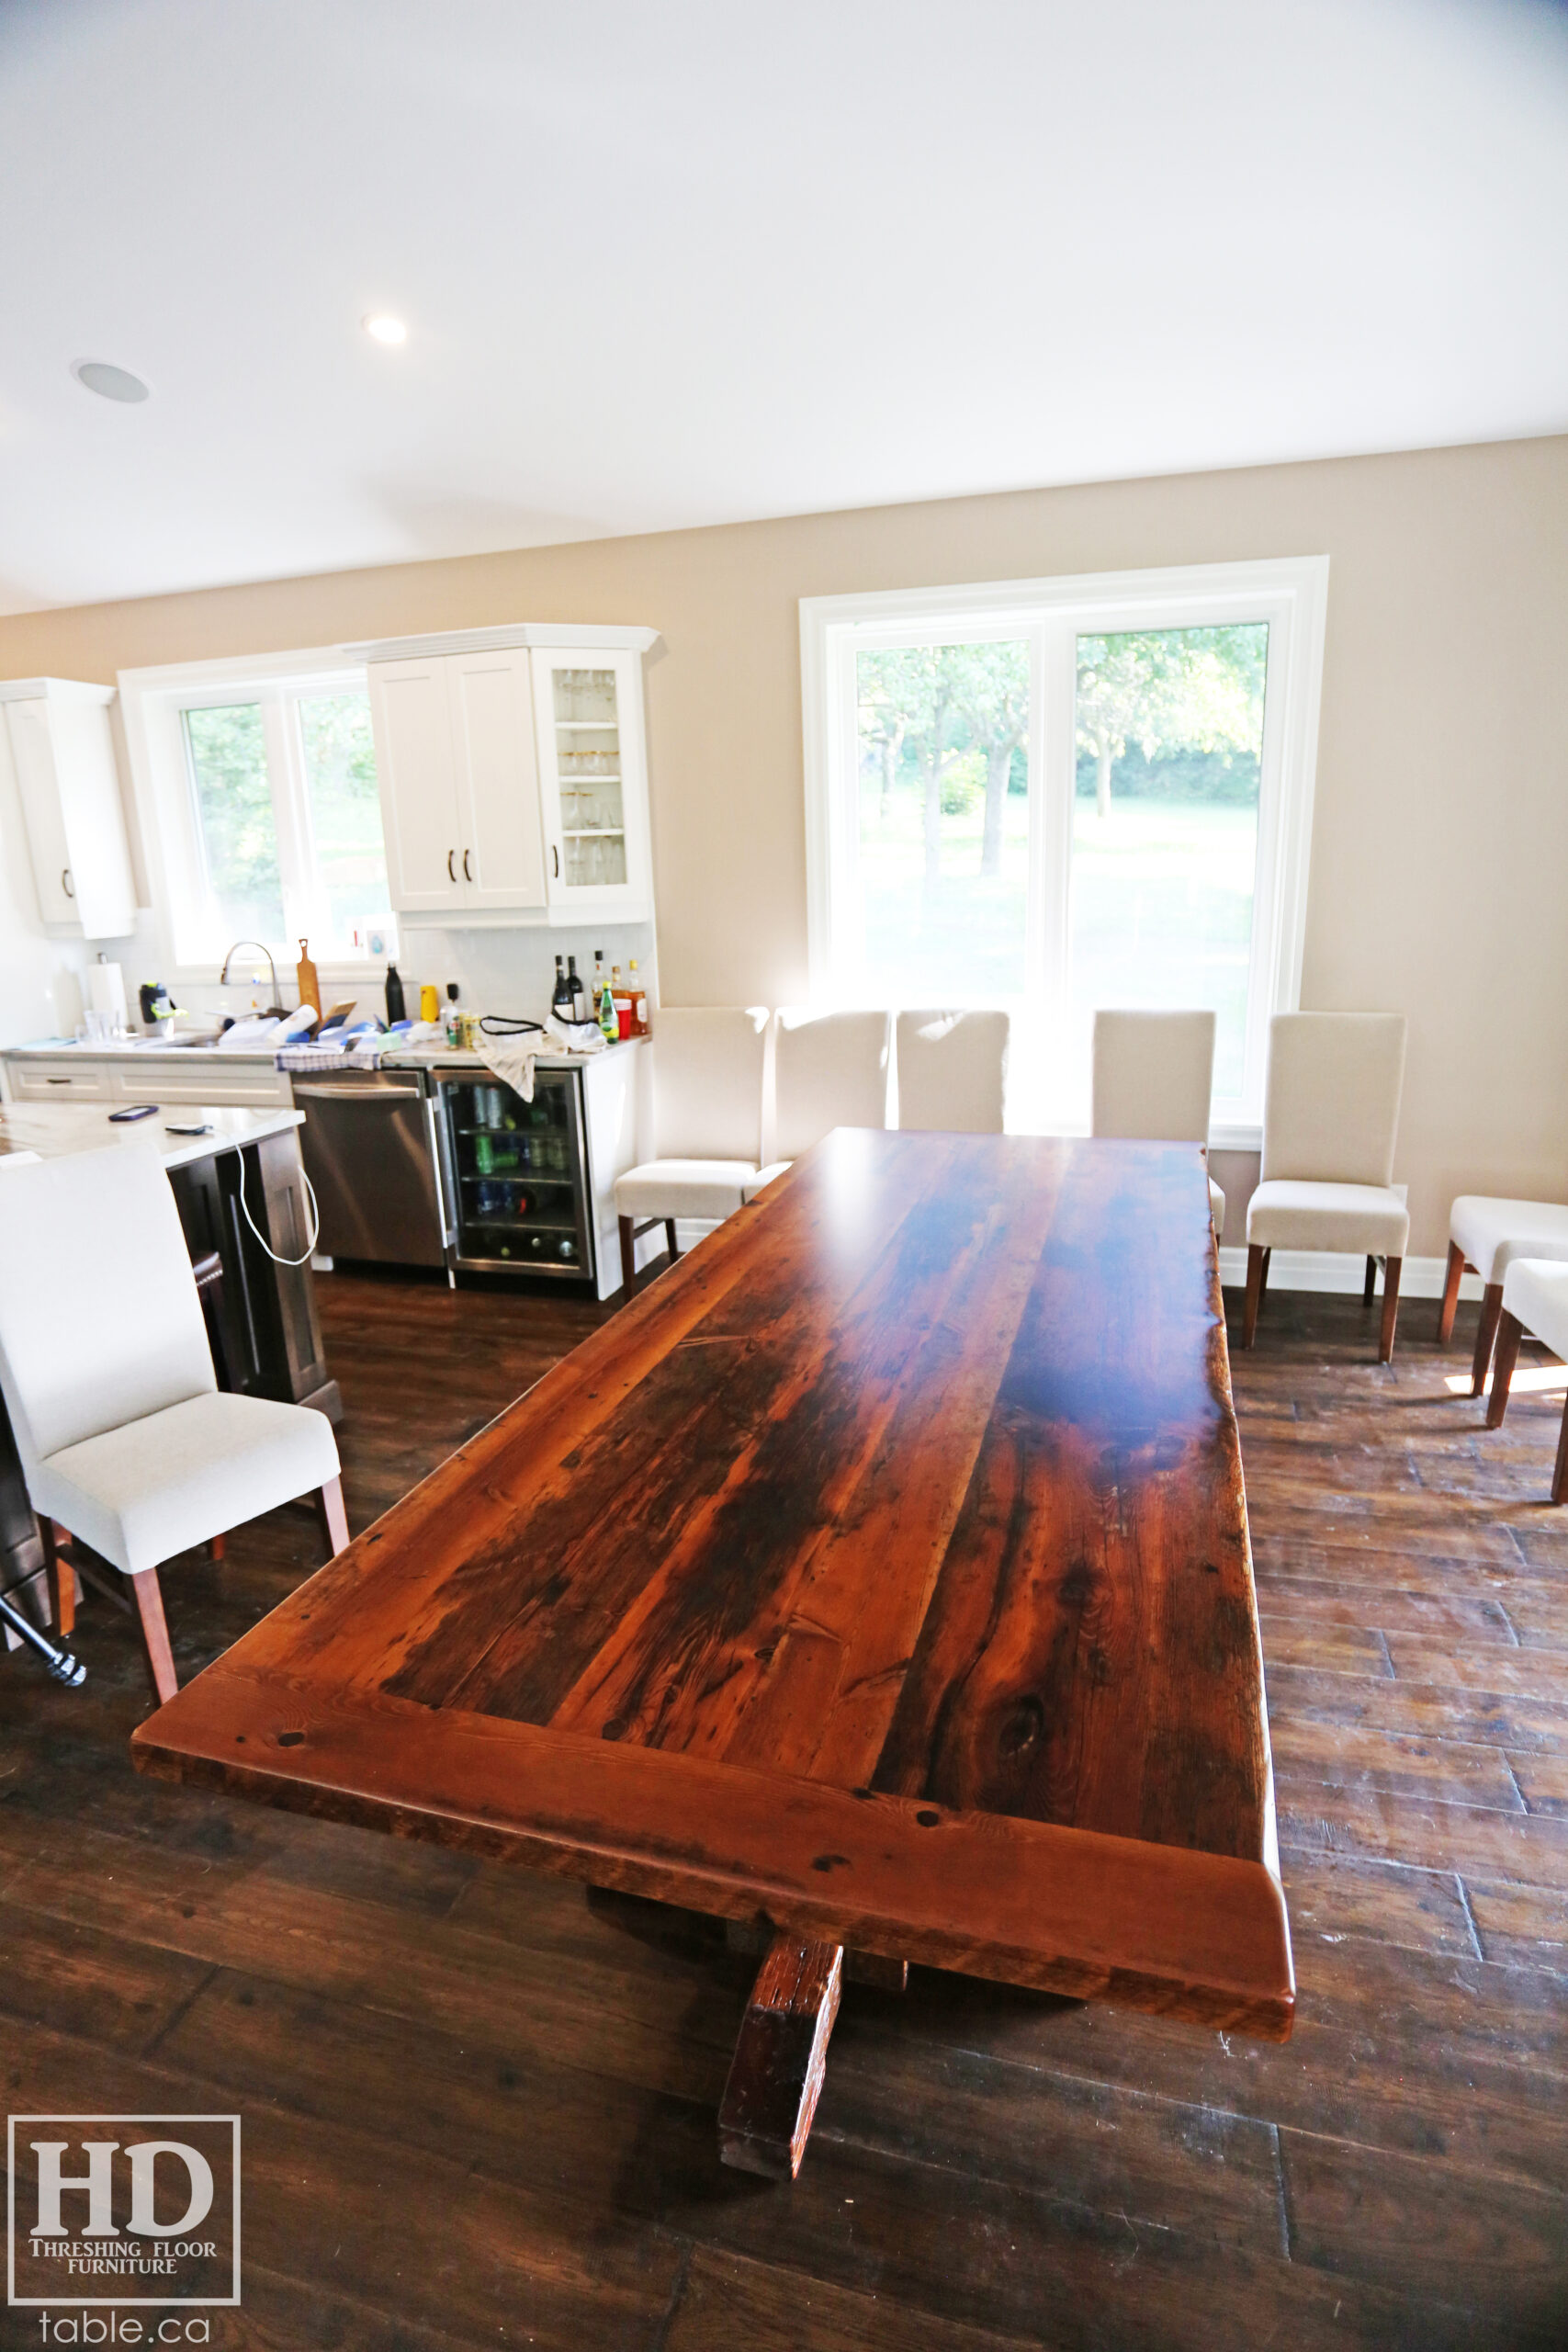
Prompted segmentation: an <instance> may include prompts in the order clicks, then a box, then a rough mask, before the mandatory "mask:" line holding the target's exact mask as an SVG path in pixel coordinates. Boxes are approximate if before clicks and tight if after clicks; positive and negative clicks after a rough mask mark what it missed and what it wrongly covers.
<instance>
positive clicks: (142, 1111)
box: [109, 1103, 158, 1127]
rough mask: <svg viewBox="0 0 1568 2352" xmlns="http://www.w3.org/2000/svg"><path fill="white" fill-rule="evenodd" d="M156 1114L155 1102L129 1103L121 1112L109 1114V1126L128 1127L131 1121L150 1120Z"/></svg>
mask: <svg viewBox="0 0 1568 2352" xmlns="http://www.w3.org/2000/svg"><path fill="white" fill-rule="evenodd" d="M157 1114H158V1105H157V1104H156V1103H130V1104H128V1105H127V1107H126V1109H125V1110H123V1111H111V1112H110V1113H109V1125H111V1126H115V1127H118V1126H122V1125H123V1126H128V1125H130V1121H131V1120H132V1119H152V1118H156V1116H157Z"/></svg>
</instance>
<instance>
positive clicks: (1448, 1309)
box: [1438, 1241, 1464, 1348]
mask: <svg viewBox="0 0 1568 2352" xmlns="http://www.w3.org/2000/svg"><path fill="white" fill-rule="evenodd" d="M1463 1273H1464V1251H1463V1250H1461V1248H1460V1246H1459V1243H1458V1242H1457V1241H1450V1243H1449V1263H1448V1271H1447V1272H1446V1273H1445V1274H1444V1276H1443V1303H1442V1305H1441V1306H1440V1307H1439V1308H1438V1347H1439V1348H1446V1347H1447V1346H1448V1344H1449V1341H1450V1340H1451V1339H1452V1338H1453V1335H1454V1316H1455V1313H1456V1312H1457V1310H1458V1307H1459V1286H1460V1282H1461V1277H1462V1275H1463Z"/></svg>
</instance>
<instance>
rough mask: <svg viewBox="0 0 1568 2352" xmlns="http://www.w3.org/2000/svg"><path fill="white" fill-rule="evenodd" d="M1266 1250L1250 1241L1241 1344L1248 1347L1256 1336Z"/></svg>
mask: <svg viewBox="0 0 1568 2352" xmlns="http://www.w3.org/2000/svg"><path fill="white" fill-rule="evenodd" d="M1267 1256H1268V1251H1267V1250H1263V1249H1261V1248H1260V1247H1259V1245H1258V1243H1257V1242H1256V1241H1254V1242H1252V1243H1251V1244H1250V1245H1249V1247H1248V1249H1247V1313H1246V1315H1245V1316H1244V1317H1243V1319H1242V1327H1241V1344H1242V1346H1243V1347H1244V1348H1249V1347H1250V1346H1251V1345H1252V1342H1253V1340H1255V1339H1256V1338H1257V1336H1258V1306H1259V1304H1260V1303H1261V1300H1262V1297H1263V1276H1264V1261H1265V1259H1266V1258H1267Z"/></svg>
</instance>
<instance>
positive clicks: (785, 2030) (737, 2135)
mask: <svg viewBox="0 0 1568 2352" xmlns="http://www.w3.org/2000/svg"><path fill="white" fill-rule="evenodd" d="M843 1983H844V1948H843V1946H842V1944H813V1943H804V1942H802V1941H801V1940H800V1939H799V1938H798V1937H796V1936H777V1937H775V1938H774V1939H773V1948H772V1950H771V1951H769V1953H768V1956H767V1958H766V1960H764V1962H762V1965H761V1972H760V1973H759V1974H758V1977H757V1982H756V1984H755V1985H753V1986H752V1988H751V1998H750V2001H749V2002H748V2004H747V2007H746V2018H745V2022H744V2024H743V2025H742V2026H741V2028H740V2039H739V2041H738V2042H737V2043H736V2045H735V2057H734V2060H733V2062H732V2063H731V2065H730V2069H729V2080H728V2083H727V2084H726V2085H725V2087H724V2101H723V2104H722V2106H721V2107H720V2108H719V2110H718V2153H719V2154H720V2156H721V2157H722V2158H723V2160H724V2162H725V2163H726V2164H727V2165H738V2166H739V2169H740V2170H741V2171H742V2172H760V2173H764V2174H766V2175H767V2176H768V2177H769V2178H770V2179H773V2180H793V2179H794V2178H795V2175H796V2173H797V2172H798V2171H799V2170H800V2160H801V2158H802V2156H803V2155H804V2154H806V2143H807V2138H808V2136H809V2134H810V2131H811V2124H812V2120H813V2118H814V2117H815V2115H816V2113H817V2102H818V2098H820V2097H821V2095H822V2077H823V2075H824V2073H825V2072H826V2070H827V2064H828V2040H829V2035H830V2034H831V2032H832V2030H833V2025H834V2021H835V2019H836V2018H837V2017H838V2014H839V1996H840V1993H841V1991H842V1990H843Z"/></svg>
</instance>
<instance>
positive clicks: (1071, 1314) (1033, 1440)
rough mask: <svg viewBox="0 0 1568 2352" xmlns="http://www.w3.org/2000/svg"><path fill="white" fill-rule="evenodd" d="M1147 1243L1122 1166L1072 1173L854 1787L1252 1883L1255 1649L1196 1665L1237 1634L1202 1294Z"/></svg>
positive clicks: (1223, 1652) (1240, 1618) (1243, 1609)
mask: <svg viewBox="0 0 1568 2352" xmlns="http://www.w3.org/2000/svg"><path fill="white" fill-rule="evenodd" d="M1193 1172H1194V1174H1195V1175H1196V1177H1197V1178H1198V1179H1199V1180H1200V1181H1201V1170H1194V1171H1193ZM1158 1220H1159V1212H1158V1193H1157V1180H1156V1170H1155V1169H1154V1168H1153V1167H1151V1166H1150V1165H1148V1164H1146V1163H1145V1161H1144V1160H1143V1159H1141V1158H1140V1157H1139V1156H1137V1155H1129V1156H1121V1155H1116V1156H1111V1157H1110V1158H1108V1159H1104V1160H1101V1159H1097V1158H1095V1157H1093V1156H1086V1157H1083V1158H1081V1159H1080V1158H1078V1157H1077V1156H1075V1157H1074V1159H1072V1160H1071V1161H1070V1162H1069V1165H1068V1169H1067V1172H1066V1179H1065V1182H1064V1184H1063V1189H1062V1195H1061V1199H1060V1202H1059V1204H1058V1209H1057V1214H1056V1216H1055V1218H1054V1220H1053V1223H1052V1227H1051V1230H1050V1236H1049V1239H1048V1241H1047V1244H1046V1247H1045V1249H1044V1250H1043V1253H1042V1254H1041V1257H1040V1261H1039V1266H1038V1270H1037V1272H1036V1274H1035V1277H1034V1282H1033V1285H1032V1291H1031V1295H1030V1299H1029V1303H1028V1306H1027V1308H1026V1310H1025V1313H1024V1316H1023V1318H1022V1322H1021V1328H1020V1330H1019V1333H1018V1337H1017V1339H1016V1340H1014V1342H1013V1345H1012V1348H1011V1351H1010V1354H1009V1357H1008V1363H1007V1369H1006V1371H1005V1373H1004V1374H1003V1377H1002V1381H1001V1385H1000V1388H999V1390H998V1398H997V1409H996V1411H995V1413H994V1414H993V1416H992V1419H991V1424H990V1428H989V1430H987V1436H986V1440H985V1442H984V1444H983V1445H982V1447H981V1451H980V1457H979V1460H978V1463H977V1464H976V1472H975V1476H974V1478H973V1480H972V1482H971V1484H970V1487H969V1490H968V1493H967V1495H966V1497H965V1499H964V1509H963V1511H962V1512H961V1514H960V1516H959V1520H958V1523H957V1526H956V1528H955V1530H954V1533H953V1542H952V1544H951V1545H950V1547H949V1551H948V1556H947V1560H946V1563H945V1566H944V1570H943V1574H942V1580H941V1582H940V1584H939V1586H938V1588H937V1590H936V1592H935V1595H934V1597H933V1599H932V1601H931V1606H930V1609H929V1610H928V1611H927V1613H926V1618H925V1623H924V1626H923V1628H922V1631H921V1634H920V1637H919V1642H918V1644H917V1645H916V1647H915V1652H914V1657H913V1658H912V1660H911V1662H910V1665H909V1668H908V1674H907V1676H906V1677H905V1679H904V1684H903V1688H902V1691H900V1694H899V1698H898V1703H897V1711H896V1713H895V1714H894V1719H893V1724H892V1728H891V1730H890V1731H889V1734H888V1737H887V1742H886V1747H885V1748H884V1750H883V1753H882V1757H881V1759H880V1761H879V1762H878V1765H877V1768H876V1771H875V1774H874V1786H876V1787H877V1788H879V1789H885V1790H896V1791H897V1792H900V1793H902V1794H904V1795H906V1796H911V1797H912V1796H919V1795H927V1796H931V1797H933V1798H936V1799H938V1800H940V1801H941V1802H943V1803H945V1804H953V1805H956V1806H962V1807H976V1808H978V1809H980V1810H982V1811H986V1812H995V1813H1007V1814H1017V1813H1027V1814H1029V1815H1032V1816H1033V1817H1034V1818H1036V1819H1039V1820H1048V1821H1049V1820H1055V1821H1074V1822H1077V1823H1080V1824H1082V1825H1084V1826H1092V1827H1095V1828H1100V1829H1107V1830H1112V1831H1115V1832H1117V1833H1119V1834H1121V1835H1122V1836H1134V1837H1142V1838H1154V1839H1156V1840H1158V1841H1161V1842H1165V1843H1169V1844H1175V1845H1187V1846H1191V1847H1194V1848H1201V1849H1205V1850H1207V1851H1211V1852H1226V1853H1234V1854H1237V1855H1245V1856H1247V1858H1249V1859H1252V1860H1260V1859H1261V1858H1262V1853H1263V1822H1264V1812H1265V1806H1264V1804H1263V1790H1264V1784H1265V1781H1266V1779H1267V1770H1268V1765H1267V1756H1266V1751H1265V1750H1264V1747H1263V1746H1262V1743H1261V1738H1260V1732H1261V1723H1260V1717H1259V1709H1258V1696H1259V1678H1258V1653H1257V1645H1256V1640H1255V1639H1247V1640H1243V1639H1239V1638H1235V1637H1234V1636H1233V1637H1231V1638H1228V1639H1224V1640H1223V1641H1222V1642H1221V1644H1220V1645H1219V1646H1218V1647H1216V1646H1215V1634H1216V1629H1217V1627H1218V1625H1219V1624H1220V1623H1222V1622H1226V1623H1230V1624H1231V1625H1233V1626H1235V1627H1236V1628H1239V1627H1240V1626H1242V1625H1244V1624H1245V1625H1246V1626H1247V1628H1248V1630H1249V1632H1250V1628H1251V1625H1252V1623H1253V1622H1254V1603H1253V1595H1252V1582H1251V1570H1250V1566H1249V1560H1248V1553H1247V1515H1246V1504H1245V1500H1244V1498H1243V1495H1242V1485H1241V1465H1240V1456H1239V1452H1238V1448H1237V1442H1236V1436H1235V1419H1234V1416H1233V1414H1232V1411H1231V1407H1230V1385H1229V1377H1228V1373H1227V1369H1226V1363H1225V1354H1224V1332H1223V1323H1222V1319H1221V1317H1220V1312H1219V1296H1218V1285H1217V1279H1216V1277H1215V1275H1214V1272H1213V1264H1212V1261H1211V1263H1209V1264H1208V1265H1203V1264H1201V1263H1200V1262H1197V1261H1194V1259H1193V1258H1192V1256H1191V1255H1190V1254H1184V1253H1180V1252H1172V1253H1170V1255H1168V1256H1165V1255H1162V1256H1161V1257H1159V1258H1158V1259H1157V1260H1156V1259H1152V1258H1150V1257H1149V1256H1148V1255H1147V1254H1146V1253H1145V1251H1143V1250H1140V1249H1138V1248H1137V1247H1136V1246H1135V1244H1134V1238H1133V1237H1134V1235H1135V1234H1136V1233H1138V1232H1140V1231H1144V1230H1146V1229H1147V1228H1148V1227H1149V1226H1150V1225H1151V1223H1157V1222H1158ZM1101 1236H1102V1237H1105V1238H1106V1246H1105V1257H1106V1262H1107V1265H1108V1266H1114V1267H1115V1268H1116V1269H1117V1276H1116V1278H1115V1280H1116V1286H1115V1288H1114V1289H1113V1290H1112V1292H1111V1295H1110V1296H1108V1297H1107V1299H1106V1301H1105V1306H1104V1310H1103V1311H1102V1312H1100V1313H1099V1314H1092V1313H1086V1312H1085V1298H1084V1294H1083V1288H1082V1283H1081V1275H1080V1270H1081V1268H1082V1266H1083V1264H1084V1262H1085V1259H1086V1256H1089V1255H1091V1254H1092V1252H1093V1251H1094V1250H1095V1248H1096V1238H1097V1237H1101ZM1122 1281H1124V1282H1125V1283H1127V1284H1128V1286H1129V1292H1128V1295H1123V1294H1122V1290H1121V1287H1120V1285H1121V1283H1122ZM1134 1281H1135V1282H1136V1294H1135V1296H1134V1295H1131V1286H1132V1284H1133V1283H1134ZM1200 1460H1201V1461H1202V1462H1203V1463H1204V1465H1205V1467H1204V1475H1202V1476H1193V1475H1192V1470H1193V1466H1194V1464H1195V1463H1196V1462H1198V1461H1200ZM1151 1656H1157V1657H1158V1660H1159V1667H1160V1671H1159V1672H1158V1673H1157V1674H1155V1675H1148V1674H1146V1673H1145V1672H1144V1671H1142V1670H1141V1668H1142V1666H1143V1664H1144V1662H1145V1660H1146V1659H1148V1658H1149V1657H1151Z"/></svg>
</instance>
